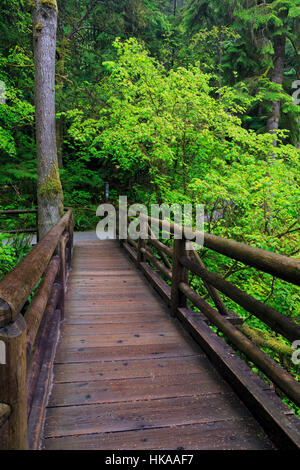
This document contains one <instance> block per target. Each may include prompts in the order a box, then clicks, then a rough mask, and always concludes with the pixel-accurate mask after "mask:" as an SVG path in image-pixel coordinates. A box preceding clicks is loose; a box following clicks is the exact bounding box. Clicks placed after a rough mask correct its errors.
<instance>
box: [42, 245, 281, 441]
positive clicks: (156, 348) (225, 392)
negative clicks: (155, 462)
mask: <svg viewBox="0 0 300 470" xmlns="http://www.w3.org/2000/svg"><path fill="white" fill-rule="evenodd" d="M41 446H42V448H45V449H179V448H180V449H268V448H271V447H272V445H271V443H270V442H269V440H268V439H267V438H266V436H265V434H264V432H263V431H262V429H261V427H260V426H259V425H258V424H257V423H256V421H255V420H254V418H253V417H252V416H251V415H250V413H249V412H248V410H247V408H246V407H245V406H244V405H243V404H242V403H241V401H240V400H239V399H238V398H237V397H236V395H235V393H234V392H233V391H232V389H231V388H230V386H229V385H228V384H227V383H226V382H225V381H224V380H223V379H222V378H221V377H220V375H219V374H218V373H217V372H216V371H215V370H214V368H213V366H212V365H211V363H210V361H209V360H208V359H207V357H206V356H205V354H204V353H203V351H202V350H201V349H200V348H199V347H198V346H197V345H196V343H194V341H193V340H192V339H191V337H190V336H189V334H188V333H187V332H186V331H185V330H184V329H183V327H182V326H181V324H180V323H179V322H178V321H177V320H174V319H172V318H171V317H170V314H169V311H168V309H167V307H166V306H165V305H164V304H163V302H162V301H161V299H160V297H159V296H158V295H157V294H156V293H155V292H154V291H153V290H152V288H151V287H150V285H149V284H148V283H147V281H146V280H145V278H144V277H143V275H142V274H141V273H140V272H139V271H138V270H137V269H136V268H135V266H134V265H133V263H132V262H131V261H130V260H129V259H128V258H127V257H126V255H125V253H124V251H122V250H121V249H120V248H119V246H118V243H117V242H114V241H106V242H100V241H99V242H84V243H79V244H77V245H76V246H75V248H74V258H73V268H72V271H71V274H70V279H69V284H68V292H67V297H66V312H65V321H64V322H63V324H62V326H61V337H60V340H59V344H58V347H57V351H56V358H55V364H54V371H53V387H52V392H51V395H50V397H49V402H48V406H47V409H46V417H45V426H44V433H43V440H42V443H41Z"/></svg>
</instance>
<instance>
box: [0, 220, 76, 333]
mask: <svg viewBox="0 0 300 470" xmlns="http://www.w3.org/2000/svg"><path fill="white" fill-rule="evenodd" d="M71 213H72V212H71V211H68V212H67V213H66V214H65V215H64V216H63V217H62V218H61V220H60V221H59V222H58V223H57V224H56V225H55V226H54V227H53V228H52V229H51V230H50V232H48V233H47V234H46V235H45V236H44V237H43V239H42V240H41V241H40V242H39V243H38V244H37V245H35V246H34V247H33V248H32V250H31V251H30V253H29V254H28V255H27V256H25V258H23V259H22V261H21V262H20V263H19V264H18V265H17V266H16V267H15V268H14V269H13V270H12V271H10V272H9V273H8V274H7V275H6V276H5V277H4V278H3V279H1V281H0V326H1V325H4V324H6V323H10V322H13V321H14V320H15V319H16V317H17V315H18V313H19V312H20V310H21V309H22V307H23V305H24V304H25V302H26V300H27V299H28V297H29V295H30V294H31V292H32V291H33V289H34V287H35V286H36V284H37V283H38V281H39V280H40V278H41V276H42V274H43V272H44V271H45V269H46V267H47V265H48V263H49V261H50V259H51V257H52V255H53V253H54V251H55V249H56V247H57V244H58V242H59V239H60V237H61V235H62V233H63V231H64V230H65V228H66V226H67V224H68V223H69V220H70V216H71Z"/></svg>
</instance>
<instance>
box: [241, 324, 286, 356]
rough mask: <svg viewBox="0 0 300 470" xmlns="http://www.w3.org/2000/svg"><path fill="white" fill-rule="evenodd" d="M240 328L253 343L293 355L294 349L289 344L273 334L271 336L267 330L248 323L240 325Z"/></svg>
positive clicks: (282, 353) (276, 351)
mask: <svg viewBox="0 0 300 470" xmlns="http://www.w3.org/2000/svg"><path fill="white" fill-rule="evenodd" d="M239 329H240V330H241V331H242V332H243V333H244V334H245V335H246V336H247V337H248V338H249V339H251V341H253V343H255V344H256V345H257V346H259V347H261V348H267V349H271V350H272V351H274V352H275V353H277V354H279V355H280V356H285V357H291V356H292V354H293V349H292V348H291V347H290V346H288V345H287V344H284V343H281V342H280V341H279V340H277V339H276V338H273V336H270V335H269V334H268V333H266V332H265V331H262V330H259V329H258V328H252V327H250V326H248V325H242V326H239Z"/></svg>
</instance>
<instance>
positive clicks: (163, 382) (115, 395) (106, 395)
mask: <svg viewBox="0 0 300 470" xmlns="http://www.w3.org/2000/svg"><path fill="white" fill-rule="evenodd" d="M230 392H231V390H230V388H229V387H228V385H227V384H226V382H224V381H223V380H222V379H221V378H220V377H218V376H217V374H215V373H214V371H212V369H206V368H204V367H203V368H201V369H200V368H199V371H198V373H196V374H180V375H164V376H154V375H153V376H152V377H141V378H131V379H128V378H127V379H114V380H98V381H88V382H82V381H80V382H70V383H69V382H68V383H66V382H64V383H56V385H55V387H54V389H53V392H52V394H51V398H50V401H49V405H48V406H50V407H54V406H59V407H63V406H70V405H87V404H95V403H115V402H123V401H124V402H128V401H135V400H145V399H147V400H154V399H158V398H170V397H197V396H203V395H205V396H209V395H210V394H216V393H230Z"/></svg>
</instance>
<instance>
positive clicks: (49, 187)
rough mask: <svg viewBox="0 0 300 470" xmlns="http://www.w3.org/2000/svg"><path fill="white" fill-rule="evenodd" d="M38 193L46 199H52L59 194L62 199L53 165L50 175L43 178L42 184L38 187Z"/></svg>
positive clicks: (57, 175) (56, 171)
mask: <svg viewBox="0 0 300 470" xmlns="http://www.w3.org/2000/svg"><path fill="white" fill-rule="evenodd" d="M39 193H40V195H41V196H42V197H46V198H47V199H54V198H56V197H57V195H58V194H60V195H61V198H63V191H62V186H61V182H60V177H59V172H58V169H57V168H56V166H55V165H53V167H52V169H51V171H50V173H49V174H48V176H47V177H46V178H45V180H44V182H43V184H42V185H41V187H40V191H39Z"/></svg>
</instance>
